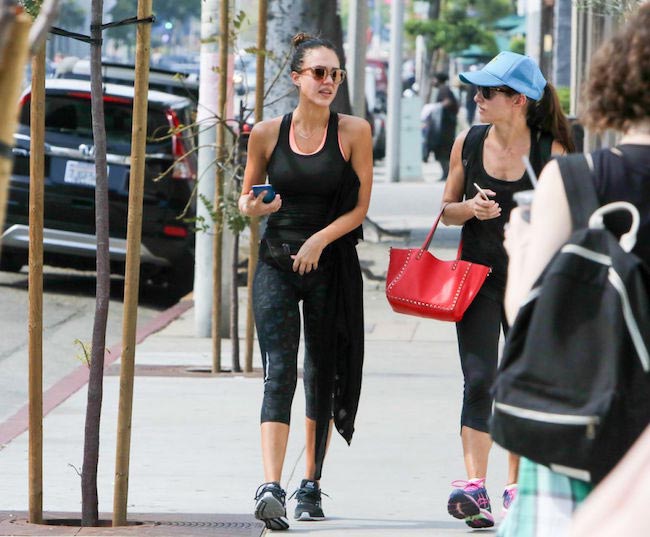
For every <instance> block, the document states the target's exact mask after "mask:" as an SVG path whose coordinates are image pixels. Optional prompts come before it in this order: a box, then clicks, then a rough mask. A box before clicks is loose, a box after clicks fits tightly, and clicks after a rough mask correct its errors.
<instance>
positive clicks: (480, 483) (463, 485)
mask: <svg viewBox="0 0 650 537" xmlns="http://www.w3.org/2000/svg"><path fill="white" fill-rule="evenodd" d="M451 486H452V487H454V488H458V489H463V490H466V491H467V492H473V491H475V490H478V489H480V488H483V487H484V486H485V478H482V479H473V480H472V481H465V480H464V479H457V480H456V481H452V482H451Z"/></svg>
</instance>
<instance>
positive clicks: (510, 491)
mask: <svg viewBox="0 0 650 537" xmlns="http://www.w3.org/2000/svg"><path fill="white" fill-rule="evenodd" d="M516 497H517V483H513V484H512V485H507V486H506V488H505V489H503V515H504V516H505V515H506V514H507V513H508V509H510V506H511V505H512V502H514V501H515V498H516Z"/></svg>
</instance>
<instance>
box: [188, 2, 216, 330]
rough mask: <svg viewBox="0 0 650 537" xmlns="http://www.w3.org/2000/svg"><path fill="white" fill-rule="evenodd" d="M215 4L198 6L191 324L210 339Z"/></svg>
mask: <svg viewBox="0 0 650 537" xmlns="http://www.w3.org/2000/svg"><path fill="white" fill-rule="evenodd" d="M218 11H219V0H208V1H205V2H202V3H201V52H200V54H199V56H200V61H201V76H200V79H199V80H200V86H199V106H198V110H197V124H198V131H199V158H198V174H197V178H198V182H197V194H198V200H197V203H196V216H197V219H198V222H199V223H200V225H202V226H205V229H204V230H203V231H198V232H197V233H196V239H195V245H196V247H195V263H196V265H195V269H194V322H195V325H196V335H197V336H198V337H204V338H207V337H210V334H211V331H212V324H211V323H212V245H213V237H212V234H213V233H214V229H215V223H214V222H213V221H212V214H211V211H210V209H209V207H207V206H206V204H205V203H204V200H208V201H210V202H211V201H212V200H213V199H214V191H215V182H216V181H214V180H213V178H214V177H215V175H216V171H215V162H216V155H217V153H216V141H217V134H216V130H217V129H216V124H217V115H218V113H217V101H218V96H217V95H218V91H217V90H218V87H219V74H218V73H217V70H216V69H215V66H216V65H217V63H218V58H217V47H218V43H217V31H216V30H217V25H216V20H217V17H218Z"/></svg>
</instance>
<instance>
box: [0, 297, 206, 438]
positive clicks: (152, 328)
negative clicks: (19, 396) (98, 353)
mask: <svg viewBox="0 0 650 537" xmlns="http://www.w3.org/2000/svg"><path fill="white" fill-rule="evenodd" d="M193 306H194V302H193V301H192V300H187V299H183V300H181V301H180V302H178V303H177V304H175V305H173V306H172V307H170V308H167V309H166V310H164V311H163V312H161V313H160V314H159V315H157V316H156V317H154V318H153V319H152V320H151V321H149V322H148V323H147V324H146V325H144V326H143V327H142V328H139V329H138V330H137V331H136V334H135V340H136V345H137V344H139V343H142V342H143V341H144V340H145V339H147V338H148V337H149V336H151V335H152V334H155V333H156V332H159V331H160V330H162V329H163V328H165V327H166V326H167V325H169V324H170V323H171V322H173V321H175V320H176V319H178V318H179V317H180V316H181V315H182V314H183V313H185V312H186V311H187V310H189V309H191V308H192V307H193ZM121 356H122V343H121V342H120V343H114V344H113V345H112V346H111V347H109V348H108V349H107V350H106V353H105V354H104V371H106V368H107V367H109V366H110V365H111V364H113V362H115V361H117V360H118V359H119V358H120V357H121ZM88 377H89V369H88V366H85V365H80V366H79V367H77V368H76V369H74V370H73V371H72V372H71V373H69V374H67V375H66V376H65V377H63V378H62V379H60V380H58V381H57V382H56V383H55V384H53V385H52V386H51V387H50V388H48V389H47V390H46V391H45V392H43V417H45V416H47V415H48V414H49V413H50V412H51V411H52V410H54V409H55V408H56V407H57V406H59V405H60V404H61V403H63V402H64V401H65V400H66V399H68V397H70V396H71V395H72V394H74V393H76V392H77V391H78V390H80V389H81V388H82V387H83V386H84V385H85V384H86V383H87V382H88ZM28 428H29V403H27V404H25V405H24V406H23V407H22V408H21V409H20V410H18V411H17V412H16V413H15V414H14V415H13V416H11V417H9V418H7V420H5V421H4V422H3V423H0V448H1V447H2V446H4V445H6V444H8V443H9V442H11V441H12V440H13V439H14V438H16V437H17V436H18V435H20V434H22V433H24V432H25V431H26V430H27V429H28Z"/></svg>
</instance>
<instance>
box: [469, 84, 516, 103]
mask: <svg viewBox="0 0 650 537" xmlns="http://www.w3.org/2000/svg"><path fill="white" fill-rule="evenodd" d="M476 91H480V92H481V95H482V96H483V98H484V99H487V100H488V101H489V100H490V99H491V98H492V97H494V94H495V93H505V94H506V95H515V94H516V93H517V92H516V91H514V90H513V89H511V88H508V87H489V86H477V87H476Z"/></svg>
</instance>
